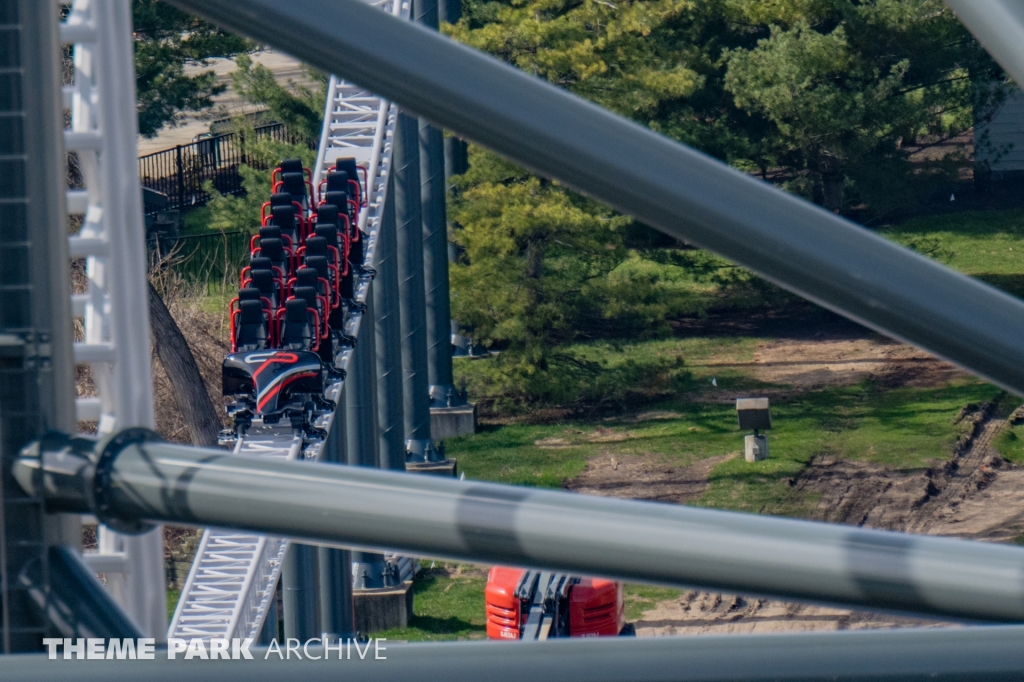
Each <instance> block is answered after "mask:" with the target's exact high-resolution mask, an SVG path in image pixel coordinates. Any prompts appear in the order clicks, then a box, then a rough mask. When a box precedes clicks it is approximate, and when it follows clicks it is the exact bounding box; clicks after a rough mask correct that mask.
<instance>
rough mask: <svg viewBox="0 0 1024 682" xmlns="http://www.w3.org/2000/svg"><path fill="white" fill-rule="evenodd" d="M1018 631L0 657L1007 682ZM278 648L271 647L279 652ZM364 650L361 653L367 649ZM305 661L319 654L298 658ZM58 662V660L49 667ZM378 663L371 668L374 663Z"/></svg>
mask: <svg viewBox="0 0 1024 682" xmlns="http://www.w3.org/2000/svg"><path fill="white" fill-rule="evenodd" d="M1022 638H1024V627H1019V626H1016V627H1014V626H1004V627H986V628H967V629H955V630H952V629H950V630H939V629H930V630H917V629H908V630H883V631H847V632H830V633H799V634H792V633H791V634H777V635H724V636H723V635H719V636H707V637H645V638H639V639H637V638H633V637H628V638H627V637H602V638H600V639H552V640H548V641H545V642H529V643H528V642H522V643H509V642H445V643H429V644H427V643H420V644H396V643H393V642H382V643H381V645H382V646H384V647H385V650H382V651H377V652H375V651H372V650H371V651H370V653H369V655H367V656H366V657H365V658H364V659H360V658H359V657H358V656H356V655H352V656H351V657H350V658H346V659H345V660H343V661H341V660H338V659H337V656H338V654H337V651H336V650H335V649H333V646H334V643H332V650H331V652H330V653H331V656H330V658H329V660H323V659H321V660H309V659H308V658H306V657H305V656H304V657H303V658H302V659H301V660H298V659H296V658H295V657H294V656H293V657H292V658H290V659H286V660H281V659H279V658H278V656H277V655H275V654H273V653H271V654H269V656H268V655H267V654H266V653H265V652H262V651H257V650H253V652H252V653H253V659H254V660H252V661H245V660H237V661H219V660H209V661H202V662H200V663H197V662H196V661H187V660H184V659H183V658H182V657H181V656H180V655H179V656H178V657H177V658H176V659H175V660H166V659H165V658H164V657H163V656H162V655H161V654H159V653H158V658H157V660H152V661H110V660H97V661H89V662H88V665H84V664H83V662H82V661H76V660H71V661H65V660H63V659H61V658H58V659H57V660H53V661H51V660H47V658H46V656H45V655H42V656H4V657H0V676H2V677H3V679H4V682H50V680H53V679H74V680H75V682H111V681H112V680H140V679H144V680H146V682H181V680H182V679H183V678H186V677H187V679H189V680H196V681H201V680H211V681H216V682H279V681H280V680H283V679H301V680H303V682H334V681H335V680H337V679H339V677H340V676H345V677H346V678H349V677H350V678H351V679H358V680H360V682H404V681H406V680H435V679H440V680H446V681H447V682H477V681H478V680H488V682H520V681H521V680H530V682H622V680H632V681H633V682H723V681H725V680H744V681H745V682H790V681H791V682H875V681H879V682H881V681H883V680H884V681H886V682H896V681H897V680H899V681H900V682H954V681H957V682H959V681H963V682H967V681H971V682H977V681H978V680H986V681H989V682H996V681H1001V680H1006V681H1007V682H1009V681H1011V680H1014V681H1015V680H1019V679H1021V677H1022V676H1024V650H1022V648H1021V646H1020V642H1021V640H1022ZM282 648H283V647H282ZM371 649H372V643H371ZM309 652H310V653H311V654H312V655H313V656H321V655H322V654H323V651H321V650H319V649H318V648H314V647H310V649H309ZM59 655H60V654H58V656H59ZM378 655H379V656H381V657H385V659H386V660H381V659H379V658H377V656H378Z"/></svg>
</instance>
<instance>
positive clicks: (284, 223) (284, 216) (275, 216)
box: [270, 194, 295, 230]
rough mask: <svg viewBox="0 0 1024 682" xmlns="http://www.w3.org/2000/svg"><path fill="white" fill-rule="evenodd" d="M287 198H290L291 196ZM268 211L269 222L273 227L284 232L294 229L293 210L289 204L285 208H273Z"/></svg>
mask: <svg viewBox="0 0 1024 682" xmlns="http://www.w3.org/2000/svg"><path fill="white" fill-rule="evenodd" d="M288 196H291V194H289V195H288ZM270 211H271V216H272V217H271V221H272V222H273V223H274V225H276V226H277V227H280V228H283V229H285V230H294V229H295V209H294V208H293V207H292V205H291V202H289V203H288V205H287V206H274V207H273V208H272V209H270Z"/></svg>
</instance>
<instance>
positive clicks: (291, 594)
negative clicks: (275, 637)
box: [281, 542, 320, 642]
mask: <svg viewBox="0 0 1024 682" xmlns="http://www.w3.org/2000/svg"><path fill="white" fill-rule="evenodd" d="M316 549H317V548H316V547H313V546H311V545H305V544H302V543H299V542H293V543H291V544H289V545H288V550H287V551H286V552H285V555H284V563H283V564H282V565H281V605H282V606H283V607H284V614H283V615H284V636H285V637H294V638H296V639H298V640H300V641H302V642H305V641H306V640H307V639H309V638H310V637H316V636H318V635H319V634H320V630H319V627H318V625H319V623H317V616H318V614H319V597H318V595H317V591H318V590H317V579H316V578H317V576H316V568H315V566H316V564H315V563H314V560H315V557H316Z"/></svg>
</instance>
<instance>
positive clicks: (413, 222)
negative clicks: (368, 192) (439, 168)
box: [392, 113, 443, 462]
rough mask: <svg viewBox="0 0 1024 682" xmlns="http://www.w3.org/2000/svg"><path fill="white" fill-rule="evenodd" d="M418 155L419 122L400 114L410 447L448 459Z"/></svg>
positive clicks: (420, 457)
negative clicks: (431, 378)
mask: <svg viewBox="0 0 1024 682" xmlns="http://www.w3.org/2000/svg"><path fill="white" fill-rule="evenodd" d="M419 156H420V154H419V124H418V122H417V120H416V119H415V118H413V117H412V116H410V115H409V114H406V113H399V115H398V123H397V125H396V126H395V147H394V157H393V159H392V168H393V172H394V173H395V195H394V201H395V222H396V231H397V239H396V246H397V254H398V298H399V303H400V305H399V310H400V315H399V318H400V321H401V334H402V337H401V338H402V399H403V402H404V407H403V412H404V414H405V447H406V451H407V452H408V461H410V462H425V461H433V460H438V459H443V458H442V457H440V455H439V454H438V453H437V450H436V449H435V448H434V444H433V441H432V440H431V438H430V388H429V383H428V377H427V337H426V334H427V330H426V326H425V319H424V318H425V317H426V299H425V295H424V291H423V225H422V223H421V221H422V213H421V203H420V201H421V195H420V159H419Z"/></svg>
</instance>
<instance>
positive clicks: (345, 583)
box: [268, 363, 355, 637]
mask: <svg viewBox="0 0 1024 682" xmlns="http://www.w3.org/2000/svg"><path fill="white" fill-rule="evenodd" d="M353 364H354V363H353ZM337 413H338V414H345V400H344V391H342V395H341V400H340V401H339V404H338V412H337ZM341 431H342V429H341V428H340V424H337V422H335V425H334V427H333V428H331V431H330V433H329V434H327V440H326V442H325V443H324V446H323V449H322V450H321V454H320V461H321V462H324V463H325V464H341V463H345V462H347V461H348V457H347V456H346V452H345V438H344V436H343V435H342V433H341ZM317 578H318V580H319V581H320V585H319V587H320V594H319V596H320V630H321V631H322V632H326V633H328V634H329V635H333V636H336V637H352V636H354V633H355V611H354V605H353V602H352V552H350V551H349V550H347V549H335V548H333V547H319V548H317ZM274 615H275V621H274V624H273V636H274V637H276V636H277V622H276V613H275V614H274ZM268 618H269V616H268Z"/></svg>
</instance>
